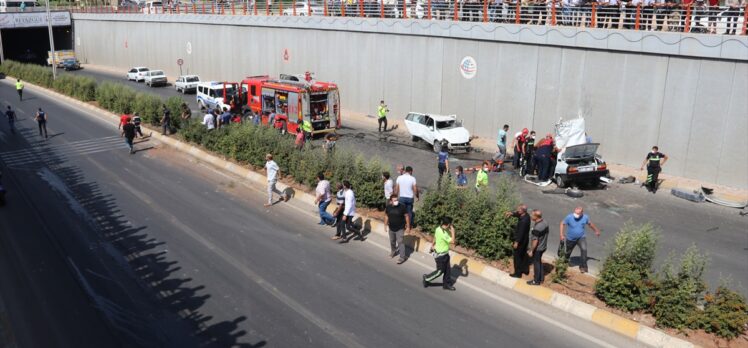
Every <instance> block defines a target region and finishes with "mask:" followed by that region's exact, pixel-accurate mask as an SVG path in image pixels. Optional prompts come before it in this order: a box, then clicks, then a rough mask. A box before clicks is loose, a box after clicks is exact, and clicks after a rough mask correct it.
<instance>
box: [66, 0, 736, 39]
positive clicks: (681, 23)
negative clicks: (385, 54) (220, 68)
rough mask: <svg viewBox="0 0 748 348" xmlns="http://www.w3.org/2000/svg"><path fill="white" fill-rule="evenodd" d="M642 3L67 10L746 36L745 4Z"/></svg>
mask: <svg viewBox="0 0 748 348" xmlns="http://www.w3.org/2000/svg"><path fill="white" fill-rule="evenodd" d="M541 1H542V0H541ZM637 1H638V3H637ZM644 1H646V2H642V0H632V1H631V2H627V3H624V4H623V5H614V6H608V5H605V4H604V3H603V4H602V5H598V4H597V3H592V4H590V5H584V6H571V5H566V4H564V3H562V2H561V1H560V0H548V2H536V3H530V2H528V3H525V2H520V1H517V2H509V1H503V0H494V1H484V2H479V1H478V0H463V1H446V0H419V1H413V2H411V1H409V0H407V1H403V0H379V1H373V0H349V1H345V2H341V1H327V2H322V3H314V2H312V3H311V6H310V5H309V3H308V2H306V1H295V0H292V1H286V2H283V1H281V2H275V3H273V1H272V0H265V1H244V2H202V3H197V2H194V3H190V4H174V5H167V6H159V7H141V6H138V5H135V4H130V5H129V6H118V7H111V6H96V7H76V8H71V9H70V10H71V11H73V12H84V13H142V14H172V15H179V14H215V15H243V16H278V15H280V16H325V17H358V18H382V19H384V18H392V19H401V20H412V19H419V20H445V21H462V22H483V23H510V24H524V25H546V26H574V27H591V28H608V29H623V30H656V31H669V32H686V33H705V34H706V33H710V34H722V35H746V30H747V28H746V25H747V23H748V5H742V6H708V5H705V4H704V3H703V2H701V1H699V2H692V3H689V4H674V3H669V2H668V3H662V4H659V3H658V4H653V1H652V0H644ZM645 4H647V5H645Z"/></svg>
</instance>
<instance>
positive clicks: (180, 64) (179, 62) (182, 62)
mask: <svg viewBox="0 0 748 348" xmlns="http://www.w3.org/2000/svg"><path fill="white" fill-rule="evenodd" d="M182 64H184V60H182V58H179V59H177V65H179V76H182Z"/></svg>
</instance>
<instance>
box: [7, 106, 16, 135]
mask: <svg viewBox="0 0 748 348" xmlns="http://www.w3.org/2000/svg"><path fill="white" fill-rule="evenodd" d="M5 116H7V117H8V125H9V126H10V132H11V133H12V134H16V112H15V111H13V109H11V107H10V105H8V110H7V111H5Z"/></svg>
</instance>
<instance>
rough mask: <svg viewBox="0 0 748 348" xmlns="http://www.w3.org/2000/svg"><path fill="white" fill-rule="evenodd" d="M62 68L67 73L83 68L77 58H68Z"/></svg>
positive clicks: (63, 62)
mask: <svg viewBox="0 0 748 348" xmlns="http://www.w3.org/2000/svg"><path fill="white" fill-rule="evenodd" d="M62 68H63V69H65V71H71V70H79V69H80V68H81V65H80V63H78V60H77V59H75V58H68V59H65V60H63V61H62Z"/></svg>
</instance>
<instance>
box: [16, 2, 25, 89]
mask: <svg viewBox="0 0 748 348" xmlns="http://www.w3.org/2000/svg"><path fill="white" fill-rule="evenodd" d="M22 4H23V3H22ZM16 92H18V100H20V101H23V82H22V81H21V79H17V80H16Z"/></svg>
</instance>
